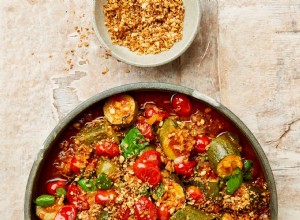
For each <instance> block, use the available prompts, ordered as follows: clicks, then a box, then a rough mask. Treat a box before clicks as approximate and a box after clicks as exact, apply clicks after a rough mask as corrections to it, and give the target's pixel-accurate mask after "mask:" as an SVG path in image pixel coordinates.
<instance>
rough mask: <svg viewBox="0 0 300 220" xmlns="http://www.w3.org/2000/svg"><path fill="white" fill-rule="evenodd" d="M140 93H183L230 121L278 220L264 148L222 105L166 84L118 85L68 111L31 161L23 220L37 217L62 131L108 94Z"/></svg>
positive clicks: (274, 187) (272, 217)
mask: <svg viewBox="0 0 300 220" xmlns="http://www.w3.org/2000/svg"><path fill="white" fill-rule="evenodd" d="M143 90H154V91H170V92H178V93H183V94H186V95H188V96H191V97H194V98H195V99H198V100H200V101H202V102H204V103H206V104H207V105H209V106H211V107H212V108H213V109H215V110H216V111H218V112H219V113H221V114H222V115H223V116H224V117H225V118H227V119H228V120H229V121H231V122H232V123H233V124H234V125H235V126H236V127H237V128H238V129H239V130H240V132H241V133H242V134H243V135H244V136H245V138H246V139H247V141H248V142H249V143H250V144H251V145H252V148H253V150H254V152H255V154H256V156H257V157H258V159H259V161H260V165H261V167H262V169H263V172H264V176H265V178H266V181H267V183H268V187H269V190H270V192H271V203H270V210H271V219H272V220H277V219H278V204H277V192H276V186H275V180H274V176H273V173H272V171H271V167H270V164H269V162H268V159H267V158H266V155H265V153H264V151H263V149H262V148H261V146H260V145H259V143H258V141H257V140H256V138H255V137H254V135H253V134H252V133H251V131H250V130H249V129H248V128H247V127H246V125H245V124H244V123H243V122H242V121H241V120H240V119H239V118H238V117H237V116H235V115H234V114H233V113H232V112H231V111H230V110H229V109H227V108H226V107H225V106H223V105H222V104H220V103H218V102H216V101H215V100H213V99H211V98H209V97H207V96H205V95H203V94H201V93H200V92H198V91H196V90H193V89H190V88H186V87H182V86H178V85H172V84H165V83H137V84H129V85H124V86H119V87H115V88H112V89H109V90H106V91H104V92H102V93H99V94H97V95H95V96H93V97H92V98H90V99H88V100H86V101H85V102H83V103H82V104H80V105H79V106H78V107H77V108H75V109H74V110H73V111H72V112H70V113H69V114H68V115H67V116H66V117H65V118H64V119H63V120H62V121H61V122H59V124H58V125H57V126H56V127H55V128H54V129H53V131H52V132H51V133H50V135H49V136H48V138H47V139H46V141H45V142H44V145H43V146H42V149H41V150H40V152H39V153H38V155H37V157H36V160H35V161H34V164H33V166H32V169H31V172H30V175H29V178H28V182H27V187H26V195H25V207H24V214H25V216H24V217H25V219H37V217H36V216H35V210H34V204H33V202H32V201H33V199H34V198H36V196H37V195H36V189H37V183H38V180H39V176H40V173H41V171H42V170H43V165H44V162H45V161H46V160H47V156H48V154H49V152H50V150H51V148H52V147H53V146H54V145H55V143H56V142H57V140H58V138H59V137H60V135H61V134H62V133H63V132H64V130H65V129H66V128H67V127H68V126H69V124H70V123H71V122H72V121H73V120H74V119H75V118H76V117H77V116H79V115H80V114H81V113H83V112H84V111H85V110H86V109H87V108H89V107H91V106H92V105H94V104H96V103H98V102H100V101H102V100H104V99H106V98H107V97H109V96H111V95H115V94H118V93H123V92H129V91H141V92H142V91H143Z"/></svg>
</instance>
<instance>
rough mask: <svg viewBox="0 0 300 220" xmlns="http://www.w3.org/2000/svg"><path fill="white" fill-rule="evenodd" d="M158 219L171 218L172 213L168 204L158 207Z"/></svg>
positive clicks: (167, 219)
mask: <svg viewBox="0 0 300 220" xmlns="http://www.w3.org/2000/svg"><path fill="white" fill-rule="evenodd" d="M157 214H158V220H169V219H170V218H171V214H170V212H169V209H168V207H167V206H166V205H160V206H159V207H158V212H157Z"/></svg>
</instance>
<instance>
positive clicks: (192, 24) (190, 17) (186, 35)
mask: <svg viewBox="0 0 300 220" xmlns="http://www.w3.org/2000/svg"><path fill="white" fill-rule="evenodd" d="M106 2H107V1H106V0H96V1H95V2H94V4H95V12H94V13H95V14H94V29H95V33H96V35H97V37H98V39H99V40H100V43H101V44H102V46H104V47H105V48H106V49H109V50H110V52H111V54H112V55H113V56H114V57H116V58H117V59H119V60H121V61H123V62H125V63H128V64H131V65H135V66H142V67H151V66H159V65H163V64H165V63H168V62H170V61H172V60H174V59H176V58H177V57H179V56H180V55H181V54H182V53H183V52H184V51H185V50H186V49H187V48H188V47H189V46H190V44H191V43H192V42H193V40H194V38H195V37H196V34H197V33H198V29H199V25H200V18H201V9H200V3H199V0H183V4H184V7H185V15H184V24H183V37H182V40H181V41H179V42H177V43H175V44H174V46H173V47H172V48H171V49H169V50H167V51H164V52H161V53H158V54H147V55H138V54H137V53H135V52H132V51H130V50H129V49H128V48H127V47H123V46H118V45H115V44H112V42H111V39H110V36H109V33H108V30H107V28H106V26H105V24H104V20H105V16H104V11H103V4H105V3H106Z"/></svg>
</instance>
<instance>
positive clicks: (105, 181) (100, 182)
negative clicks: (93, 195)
mask: <svg viewBox="0 0 300 220" xmlns="http://www.w3.org/2000/svg"><path fill="white" fill-rule="evenodd" d="M96 185H97V187H98V189H110V188H111V187H112V185H113V184H112V181H111V179H110V178H109V177H108V176H107V174H105V173H101V174H100V175H99V177H98V178H97V180H96Z"/></svg>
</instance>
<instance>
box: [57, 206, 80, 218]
mask: <svg viewBox="0 0 300 220" xmlns="http://www.w3.org/2000/svg"><path fill="white" fill-rule="evenodd" d="M76 214H77V211H76V208H75V206H73V205H64V206H63V207H62V208H61V209H60V210H59V211H58V213H57V214H56V216H55V219H54V220H75V219H76Z"/></svg>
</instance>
